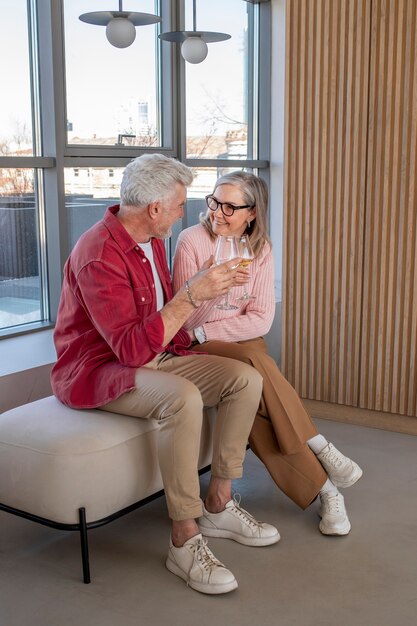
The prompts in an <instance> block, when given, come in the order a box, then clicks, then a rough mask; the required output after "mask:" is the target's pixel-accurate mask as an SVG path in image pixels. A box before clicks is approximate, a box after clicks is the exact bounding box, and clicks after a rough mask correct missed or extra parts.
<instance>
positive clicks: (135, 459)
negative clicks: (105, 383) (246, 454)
mask: <svg viewBox="0 0 417 626" xmlns="http://www.w3.org/2000/svg"><path fill="white" fill-rule="evenodd" d="M213 422H214V411H211V413H210V414H209V415H207V414H206V415H205V419H204V421H203V432H202V443H201V451H200V461H199V467H204V466H205V465H208V464H209V463H210V462H211V451H212V449H211V441H212V428H213ZM158 429H159V426H158V423H157V422H156V421H155V420H146V419H138V418H134V417H128V416H125V415H117V414H114V413H108V412H106V411H100V410H98V409H91V410H84V409H83V410H74V409H70V408H68V407H66V406H64V405H63V404H61V403H60V402H59V401H58V400H57V399H56V398H55V397H54V396H50V397H48V398H43V399H41V400H37V401H36V402H31V403H29V404H25V405H23V406H20V407H17V408H15V409H11V410H10V411H6V412H5V413H3V414H2V415H0V503H2V504H5V505H7V506H10V507H13V508H16V509H20V510H22V511H25V512H27V513H31V514H32V515H38V516H40V517H43V518H46V519H48V520H51V521H54V522H59V523H64V524H76V523H78V509H79V508H80V507H82V506H84V507H85V508H86V515H87V523H89V522H93V521H97V520H100V519H103V518H105V517H107V516H109V515H111V514H113V513H115V512H117V511H119V510H121V509H123V508H125V507H127V506H129V505H131V504H134V503H135V502H138V501H140V500H142V499H143V498H145V497H147V496H149V495H152V494H154V493H155V492H157V491H159V490H160V489H162V480H161V475H160V472H159V466H158V456H157V436H158Z"/></svg>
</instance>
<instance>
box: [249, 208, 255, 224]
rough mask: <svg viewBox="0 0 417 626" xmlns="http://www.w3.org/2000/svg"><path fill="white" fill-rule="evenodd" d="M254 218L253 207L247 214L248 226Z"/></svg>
mask: <svg viewBox="0 0 417 626" xmlns="http://www.w3.org/2000/svg"><path fill="white" fill-rule="evenodd" d="M255 217H256V207H254V208H253V209H251V211H250V213H249V217H248V220H247V222H248V226H249V225H250V224H251V222H252V220H254V219H255Z"/></svg>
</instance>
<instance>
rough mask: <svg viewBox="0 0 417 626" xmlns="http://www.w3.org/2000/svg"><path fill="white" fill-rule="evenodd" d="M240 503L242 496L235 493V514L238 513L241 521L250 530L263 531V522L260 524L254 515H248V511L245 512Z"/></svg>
mask: <svg viewBox="0 0 417 626" xmlns="http://www.w3.org/2000/svg"><path fill="white" fill-rule="evenodd" d="M240 501H241V496H240V494H239V493H235V494H234V495H233V509H234V510H235V512H236V513H237V515H238V516H239V517H240V519H241V520H242V521H243V522H244V523H245V524H246V525H247V526H249V527H250V528H253V529H254V530H259V531H260V530H261V529H262V522H258V520H256V519H255V518H254V517H253V515H251V514H250V513H248V511H245V509H242V507H241V506H240Z"/></svg>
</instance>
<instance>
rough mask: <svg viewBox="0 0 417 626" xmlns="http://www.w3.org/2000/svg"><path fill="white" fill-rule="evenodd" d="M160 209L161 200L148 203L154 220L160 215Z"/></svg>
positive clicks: (149, 212) (149, 211) (149, 213)
mask: <svg viewBox="0 0 417 626" xmlns="http://www.w3.org/2000/svg"><path fill="white" fill-rule="evenodd" d="M160 210H161V207H160V205H159V202H151V203H150V204H148V215H149V217H150V218H151V220H154V219H156V218H157V217H158V215H159V213H160Z"/></svg>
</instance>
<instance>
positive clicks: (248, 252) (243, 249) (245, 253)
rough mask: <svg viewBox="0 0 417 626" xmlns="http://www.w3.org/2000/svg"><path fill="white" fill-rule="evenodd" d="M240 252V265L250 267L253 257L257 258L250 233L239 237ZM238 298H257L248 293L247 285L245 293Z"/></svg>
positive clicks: (244, 299)
mask: <svg viewBox="0 0 417 626" xmlns="http://www.w3.org/2000/svg"><path fill="white" fill-rule="evenodd" d="M237 244H238V254H239V256H240V258H241V261H240V263H239V265H240V267H248V265H250V264H251V263H252V261H253V259H254V258H255V255H254V254H253V250H252V245H251V242H250V239H249V235H241V236H240V237H238V242H237ZM238 300H243V301H246V300H255V296H251V294H250V293H248V290H247V287H245V293H244V294H243V295H242V296H240V298H238Z"/></svg>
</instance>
